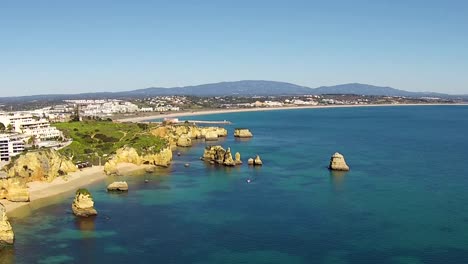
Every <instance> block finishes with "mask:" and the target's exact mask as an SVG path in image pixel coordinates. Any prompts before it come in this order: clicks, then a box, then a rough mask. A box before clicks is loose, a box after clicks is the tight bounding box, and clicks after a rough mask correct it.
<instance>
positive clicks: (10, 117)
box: [0, 113, 62, 140]
mask: <svg viewBox="0 0 468 264" xmlns="http://www.w3.org/2000/svg"><path fill="white" fill-rule="evenodd" d="M0 123H3V125H4V126H5V128H7V129H8V127H10V125H11V132H17V133H22V134H25V135H27V136H29V137H32V136H35V137H36V138H37V139H38V140H46V139H53V138H58V137H61V136H62V132H61V131H60V130H58V129H57V128H56V127H51V126H50V123H49V121H48V120H46V119H42V118H38V117H33V116H32V115H31V114H25V113H9V114H1V115H0Z"/></svg>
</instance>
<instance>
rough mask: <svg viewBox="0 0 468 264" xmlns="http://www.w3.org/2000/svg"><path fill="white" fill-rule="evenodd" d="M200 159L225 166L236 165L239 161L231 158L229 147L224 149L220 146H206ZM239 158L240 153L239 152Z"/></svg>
mask: <svg viewBox="0 0 468 264" xmlns="http://www.w3.org/2000/svg"><path fill="white" fill-rule="evenodd" d="M201 159H202V160H204V161H207V162H210V163H213V164H214V163H217V164H221V165H225V166H236V165H239V164H241V163H238V162H236V160H234V159H233V158H232V153H231V149H230V148H228V149H227V150H225V149H224V148H223V147H221V146H208V147H206V148H205V151H204V153H203V156H202V157H201ZM239 160H240V154H239Z"/></svg>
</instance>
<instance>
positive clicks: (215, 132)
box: [151, 124, 227, 147]
mask: <svg viewBox="0 0 468 264" xmlns="http://www.w3.org/2000/svg"><path fill="white" fill-rule="evenodd" d="M151 133H152V134H153V135H155V136H159V137H162V138H164V139H166V140H167V141H168V142H169V145H170V146H171V147H175V146H182V145H184V144H185V142H187V140H182V141H181V142H179V139H180V138H181V137H187V138H190V139H205V140H208V141H209V140H218V138H219V137H226V136H227V130H226V129H225V128H222V127H198V126H195V125H190V124H181V125H162V126H159V127H157V128H155V129H153V130H152V131H151Z"/></svg>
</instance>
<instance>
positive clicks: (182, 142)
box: [177, 134, 192, 147]
mask: <svg viewBox="0 0 468 264" xmlns="http://www.w3.org/2000/svg"><path fill="white" fill-rule="evenodd" d="M177 146H179V147H191V146H192V139H191V138H190V137H189V136H188V135H187V134H182V135H181V136H180V137H179V139H178V140H177Z"/></svg>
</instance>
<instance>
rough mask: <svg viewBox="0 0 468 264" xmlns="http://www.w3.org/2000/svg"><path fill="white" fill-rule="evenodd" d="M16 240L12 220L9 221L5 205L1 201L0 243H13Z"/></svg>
mask: <svg viewBox="0 0 468 264" xmlns="http://www.w3.org/2000/svg"><path fill="white" fill-rule="evenodd" d="M14 241H15V234H14V233H13V229H12V228H11V224H10V221H8V217H7V215H6V209H5V206H3V204H1V203H0V243H3V244H13V242H14Z"/></svg>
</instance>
